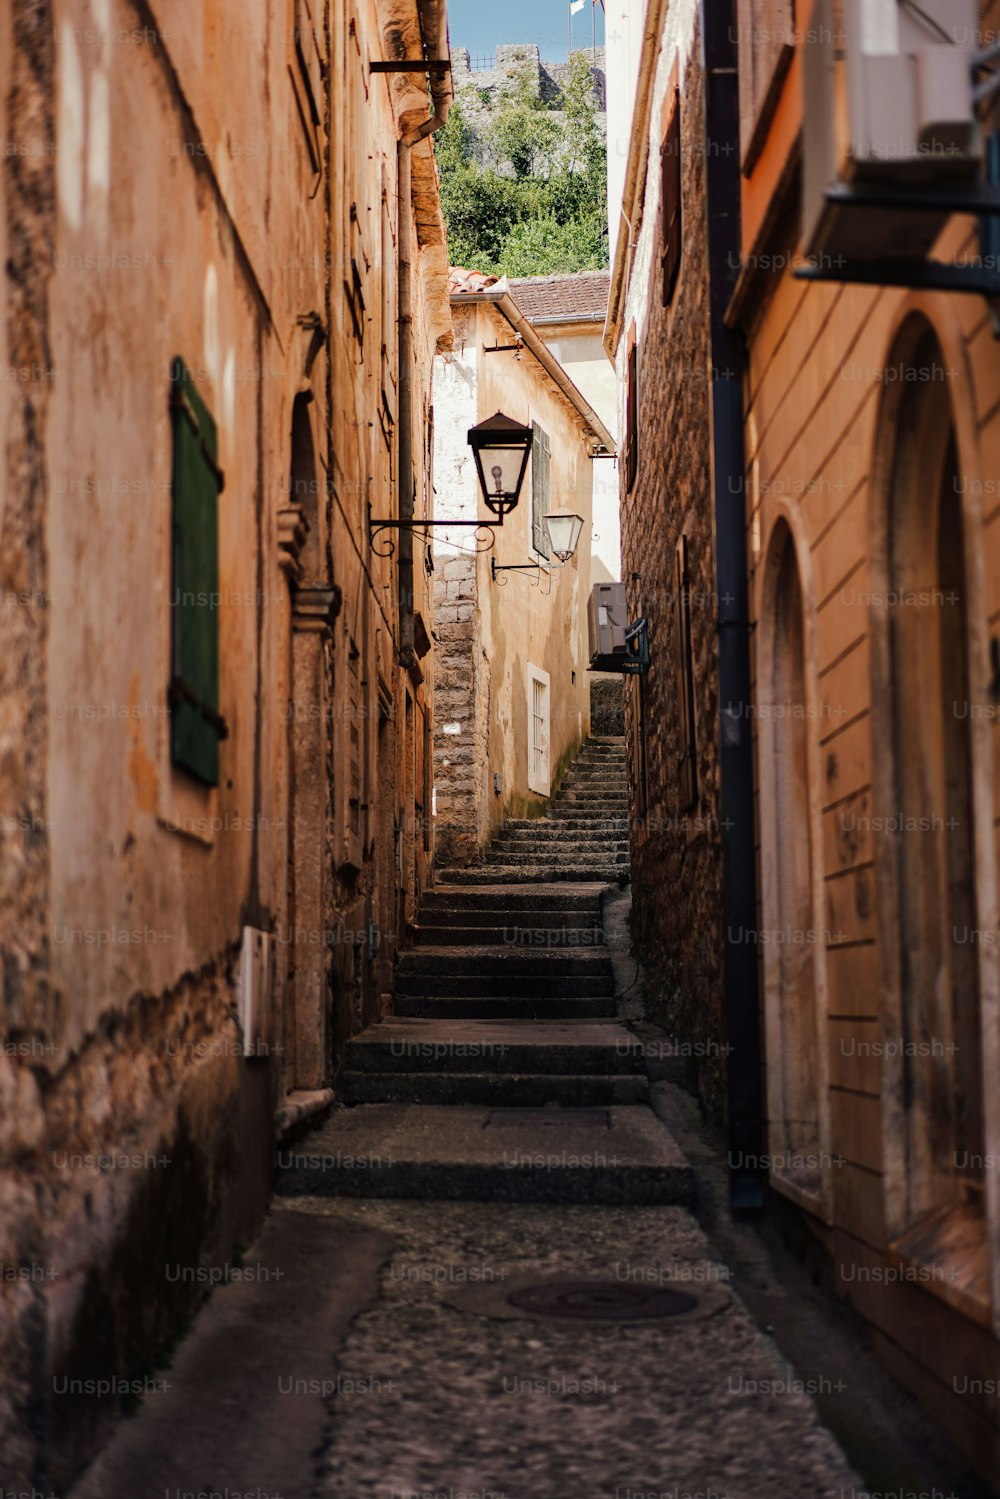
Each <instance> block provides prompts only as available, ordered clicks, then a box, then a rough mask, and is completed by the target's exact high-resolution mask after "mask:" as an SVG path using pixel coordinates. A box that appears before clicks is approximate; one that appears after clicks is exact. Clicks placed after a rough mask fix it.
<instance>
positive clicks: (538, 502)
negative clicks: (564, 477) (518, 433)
mask: <svg viewBox="0 0 1000 1499" xmlns="http://www.w3.org/2000/svg"><path fill="white" fill-rule="evenodd" d="M531 431H532V438H531V545H532V546H533V547H534V549H535V551H536V552H538V554H539V555H540V556H542V557H550V556H551V555H552V553H551V549H550V547H549V533H548V531H547V530H546V529H545V517H546V516H547V515H548V513H549V498H550V494H551V486H552V445H551V443H550V442H549V434H548V433H547V432H545V431H544V430H543V429H542V428H541V427H540V426H539V425H538V423H537V422H532V424H531Z"/></svg>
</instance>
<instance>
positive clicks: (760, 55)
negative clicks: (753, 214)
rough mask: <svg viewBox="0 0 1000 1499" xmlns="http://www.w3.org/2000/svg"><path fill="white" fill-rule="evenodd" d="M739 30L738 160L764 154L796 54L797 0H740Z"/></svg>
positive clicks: (748, 168) (750, 162) (747, 165)
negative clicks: (772, 119) (779, 99)
mask: <svg viewBox="0 0 1000 1499" xmlns="http://www.w3.org/2000/svg"><path fill="white" fill-rule="evenodd" d="M736 20H737V29H738V32H739V75H740V80H739V81H740V162H741V165H742V168H743V172H744V174H745V175H746V176H749V175H750V173H751V172H752V171H753V168H754V163H755V162H756V160H757V157H758V156H759V155H760V152H761V147H762V146H763V144H764V140H765V138H766V136H767V131H768V127H769V125H770V123H771V117H772V115H773V114H774V110H775V106H776V105H777V102H778V96H779V94H780V92H781V85H782V83H783V82H784V78H785V74H786V73H787V72H788V69H789V66H790V64H791V61H792V56H793V54H794V52H795V5H794V0H736Z"/></svg>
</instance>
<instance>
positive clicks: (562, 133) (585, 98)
mask: <svg viewBox="0 0 1000 1499" xmlns="http://www.w3.org/2000/svg"><path fill="white" fill-rule="evenodd" d="M435 152H436V156H437V163H438V170H439V172H440V175H441V198H442V207H443V210H444V216H445V222H446V223H447V225H448V238H449V253H450V257H451V261H452V264H453V265H466V266H469V267H471V268H473V269H475V270H480V271H486V272H488V273H491V274H493V275H497V276H500V275H510V276H543V275H552V274H557V273H560V272H567V273H571V272H573V271H581V270H599V269H601V268H603V267H604V266H606V265H607V255H608V231H607V208H606V197H605V191H606V189H605V183H606V175H607V152H606V150H605V147H604V142H603V141H602V140H601V135H600V131H599V130H598V127H597V121H596V120H595V118H594V110H593V104H592V100H591V77H590V67H589V65H588V63H587V61H586V58H585V57H582V56H581V55H579V54H577V56H575V57H574V58H573V59H572V63H571V69H570V74H569V78H568V81H567V84H566V87H565V90H564V93H563V100H562V108H561V109H560V110H558V111H554V110H552V109H550V108H549V107H548V106H547V105H546V104H544V103H543V102H542V100H541V99H540V98H539V96H538V93H537V91H536V90H535V89H534V88H533V86H532V80H531V77H530V74H529V72H528V69H527V68H526V67H522V68H520V69H519V70H518V72H517V73H516V74H515V75H514V76H513V78H512V79H511V80H510V85H509V87H508V88H507V89H505V90H504V92H503V93H502V94H501V95H500V97H499V98H498V99H495V100H490V96H489V95H487V100H486V101H485V107H484V101H483V98H482V93H481V92H480V91H479V90H476V89H473V88H471V87H470V89H468V90H467V91H466V94H465V96H464V97H463V98H462V99H459V100H458V101H457V102H456V103H455V105H454V106H453V108H452V111H451V114H450V116H449V119H448V123H447V125H446V126H445V128H444V129H443V130H442V131H441V132H440V134H439V135H438V136H437V138H436V140H435Z"/></svg>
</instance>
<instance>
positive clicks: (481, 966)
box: [396, 944, 611, 983]
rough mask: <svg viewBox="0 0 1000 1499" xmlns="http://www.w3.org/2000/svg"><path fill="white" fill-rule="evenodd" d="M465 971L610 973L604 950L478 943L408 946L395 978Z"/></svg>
mask: <svg viewBox="0 0 1000 1499" xmlns="http://www.w3.org/2000/svg"><path fill="white" fill-rule="evenodd" d="M457 973H466V974H469V975H470V976H474V977H476V978H489V979H494V978H500V977H504V978H507V979H509V980H510V981H511V982H512V983H519V982H520V980H521V979H522V978H525V977H532V976H535V977H542V978H566V977H570V978H594V977H607V976H608V975H609V974H610V973H611V959H610V958H609V957H608V955H607V953H606V952H603V951H596V950H592V951H586V950H584V951H583V952H579V951H574V952H572V953H568V954H567V953H559V952H544V951H543V952H532V951H530V950H529V951H525V950H524V949H523V948H520V947H516V946H507V945H503V944H502V945H498V946H496V947H494V948H493V949H491V950H490V951H489V952H485V953H484V952H483V950H482V949H481V948H479V947H442V948H434V947H424V948H419V949H418V948H411V949H410V950H409V951H407V952H404V953H403V954H402V956H401V957H400V960H399V963H398V964H397V967H396V976H397V978H408V977H422V978H428V977H431V978H432V977H436V976H438V975H445V976H448V977H451V976H452V975H454V974H457Z"/></svg>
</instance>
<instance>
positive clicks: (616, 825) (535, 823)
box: [501, 816, 628, 834]
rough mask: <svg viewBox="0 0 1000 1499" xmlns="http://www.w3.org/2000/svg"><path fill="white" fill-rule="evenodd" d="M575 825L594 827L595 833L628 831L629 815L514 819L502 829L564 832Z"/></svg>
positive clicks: (514, 831)
mask: <svg viewBox="0 0 1000 1499" xmlns="http://www.w3.org/2000/svg"><path fill="white" fill-rule="evenodd" d="M573 827H578V828H580V829H581V830H584V831H586V830H588V829H592V830H593V832H594V833H595V834H605V833H616V832H618V831H620V830H621V831H625V832H627V831H628V817H627V816H626V817H622V816H616V817H576V818H573V819H568V818H565V817H560V818H559V820H558V821H556V820H555V819H554V818H552V817H551V816H549V817H536V818H534V819H531V820H527V821H525V820H523V819H521V820H517V821H515V820H513V819H512V820H511V821H510V822H505V823H504V825H503V828H502V830H501V831H502V832H503V833H507V832H513V833H530V832H532V830H535V829H537V830H538V831H539V832H542V831H546V830H551V831H553V832H555V833H563V832H564V831H565V830H566V829H567V828H573Z"/></svg>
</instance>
